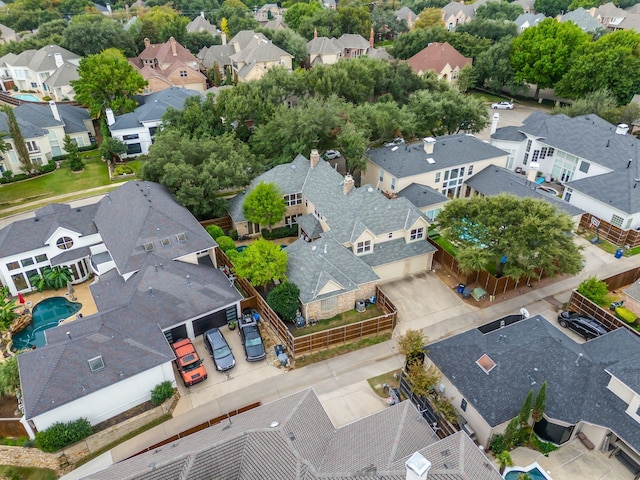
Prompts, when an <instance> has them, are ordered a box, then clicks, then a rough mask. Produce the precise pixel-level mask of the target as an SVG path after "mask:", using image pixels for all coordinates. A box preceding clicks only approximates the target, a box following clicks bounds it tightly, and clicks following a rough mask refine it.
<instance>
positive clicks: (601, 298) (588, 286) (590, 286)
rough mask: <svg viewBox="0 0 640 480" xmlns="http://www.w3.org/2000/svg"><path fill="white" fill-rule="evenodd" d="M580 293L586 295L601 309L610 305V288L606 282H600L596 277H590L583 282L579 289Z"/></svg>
mask: <svg viewBox="0 0 640 480" xmlns="http://www.w3.org/2000/svg"><path fill="white" fill-rule="evenodd" d="M578 293H579V294H581V295H584V296H585V297H587V298H588V299H589V300H591V301H592V302H593V303H595V304H597V305H600V306H601V307H604V306H608V304H609V303H610V302H609V300H610V298H609V287H607V284H606V283H605V282H603V281H602V280H598V279H597V278H596V277H589V278H587V279H586V280H585V281H583V282H582V283H581V284H580V286H579V287H578Z"/></svg>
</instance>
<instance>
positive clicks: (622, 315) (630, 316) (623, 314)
mask: <svg viewBox="0 0 640 480" xmlns="http://www.w3.org/2000/svg"><path fill="white" fill-rule="evenodd" d="M616 317H618V318H619V319H620V320H622V321H623V322H625V323H628V324H629V325H633V324H634V323H636V320H637V319H638V315H636V314H635V313H634V312H632V311H631V310H629V309H628V308H625V307H616Z"/></svg>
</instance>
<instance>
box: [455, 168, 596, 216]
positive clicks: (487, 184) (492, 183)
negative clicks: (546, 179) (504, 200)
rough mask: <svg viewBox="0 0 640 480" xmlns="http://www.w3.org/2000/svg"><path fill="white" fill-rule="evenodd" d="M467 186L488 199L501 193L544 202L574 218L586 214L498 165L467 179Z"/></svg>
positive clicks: (523, 177) (521, 176)
mask: <svg viewBox="0 0 640 480" xmlns="http://www.w3.org/2000/svg"><path fill="white" fill-rule="evenodd" d="M465 184H466V185H468V186H470V187H471V188H473V189H475V190H476V191H477V192H479V193H480V194H482V195H484V196H487V197H488V196H493V195H499V194H500V193H510V194H512V195H515V196H517V197H520V198H527V197H528V198H536V199H539V200H544V201H546V202H548V203H550V204H552V205H553V206H554V207H556V208H557V209H558V210H560V211H562V212H564V213H567V214H568V215H570V216H572V217H575V216H577V215H582V214H583V213H584V211H583V210H581V209H579V208H577V207H575V206H573V205H571V204H570V203H568V202H565V201H564V200H561V199H559V198H558V197H556V196H554V195H552V194H550V193H547V192H545V191H543V190H540V185H538V184H537V183H535V182H531V181H529V180H527V178H526V177H525V176H523V175H519V174H517V173H514V172H512V171H511V170H508V169H506V168H503V167H498V166H496V165H489V166H488V167H486V168H484V169H482V170H481V171H479V172H478V173H476V174H475V175H473V176H472V177H471V178H469V179H467V180H466V181H465Z"/></svg>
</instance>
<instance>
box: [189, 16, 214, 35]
mask: <svg viewBox="0 0 640 480" xmlns="http://www.w3.org/2000/svg"><path fill="white" fill-rule="evenodd" d="M187 32H189V33H197V32H207V33H210V34H211V36H212V37H217V36H219V35H220V33H221V32H220V30H218V29H217V28H216V26H215V25H211V22H209V20H207V19H206V18H205V16H204V12H200V15H198V16H197V17H196V18H194V19H193V20H191V21H190V22H189V23H188V24H187Z"/></svg>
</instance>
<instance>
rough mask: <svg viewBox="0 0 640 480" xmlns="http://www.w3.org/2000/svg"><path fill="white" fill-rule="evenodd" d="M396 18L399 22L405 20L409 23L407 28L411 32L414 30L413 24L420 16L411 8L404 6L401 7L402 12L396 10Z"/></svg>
mask: <svg viewBox="0 0 640 480" xmlns="http://www.w3.org/2000/svg"><path fill="white" fill-rule="evenodd" d="M396 18H397V19H398V20H404V21H405V22H407V27H409V30H411V29H412V28H413V22H415V21H416V18H418V16H417V15H416V14H415V12H414V11H413V10H411V9H410V8H409V7H407V6H404V7H401V8H400V10H396Z"/></svg>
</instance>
